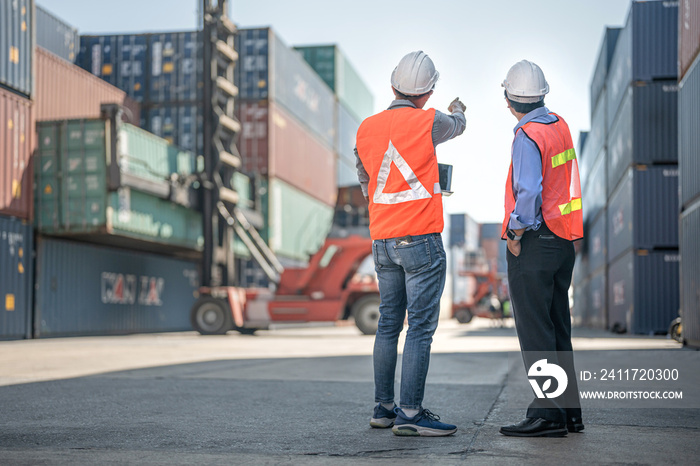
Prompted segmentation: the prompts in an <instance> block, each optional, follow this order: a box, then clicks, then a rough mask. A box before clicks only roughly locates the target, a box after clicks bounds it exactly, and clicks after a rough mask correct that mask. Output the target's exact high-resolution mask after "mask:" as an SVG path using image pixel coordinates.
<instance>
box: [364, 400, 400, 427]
mask: <svg viewBox="0 0 700 466" xmlns="http://www.w3.org/2000/svg"><path fill="white" fill-rule="evenodd" d="M395 419H396V413H394V411H393V410H391V409H386V408H385V407H384V406H382V404H381V403H379V404H377V406H375V407H374V414H373V415H372V419H370V420H369V425H371V426H372V427H377V428H379V429H386V428H387V427H391V426H393V425H394V420H395Z"/></svg>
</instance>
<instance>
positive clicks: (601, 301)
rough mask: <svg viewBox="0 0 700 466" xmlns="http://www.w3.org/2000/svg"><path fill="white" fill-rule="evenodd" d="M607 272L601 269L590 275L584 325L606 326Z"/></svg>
mask: <svg viewBox="0 0 700 466" xmlns="http://www.w3.org/2000/svg"><path fill="white" fill-rule="evenodd" d="M607 286H608V274H607V270H606V269H602V270H600V271H598V273H595V274H593V275H591V278H590V281H589V285H588V292H589V293H590V296H589V300H588V306H589V309H588V313H587V314H586V326H587V327H594V328H602V329H604V328H607V317H608V299H607Z"/></svg>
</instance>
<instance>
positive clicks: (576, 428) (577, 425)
mask: <svg viewBox="0 0 700 466" xmlns="http://www.w3.org/2000/svg"><path fill="white" fill-rule="evenodd" d="M583 429H585V427H584V426H583V419H581V418H580V417H572V418H569V419H567V420H566V430H568V431H569V432H581V431H582V430H583Z"/></svg>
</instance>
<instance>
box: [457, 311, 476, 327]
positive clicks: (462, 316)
mask: <svg viewBox="0 0 700 466" xmlns="http://www.w3.org/2000/svg"><path fill="white" fill-rule="evenodd" d="M473 318H474V315H473V314H472V313H471V311H470V310H469V309H460V310H459V311H457V312H456V313H455V319H457V322H459V323H460V324H468V323H469V322H471V321H472V319H473Z"/></svg>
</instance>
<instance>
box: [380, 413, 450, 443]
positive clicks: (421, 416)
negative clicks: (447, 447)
mask: <svg viewBox="0 0 700 466" xmlns="http://www.w3.org/2000/svg"><path fill="white" fill-rule="evenodd" d="M394 412H395V413H396V420H395V421H394V428H393V429H392V431H393V432H394V435H407V436H421V437H442V436H444V435H452V434H454V433H455V432H457V426H454V425H452V424H445V423H444V422H440V416H438V415H436V414H433V413H431V412H430V411H428V410H427V409H423V410H421V411H420V412H419V413H418V414H416V415H415V416H414V417H412V418H408V417H406V414H404V412H403V411H402V410H401V408H395V409H394Z"/></svg>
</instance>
